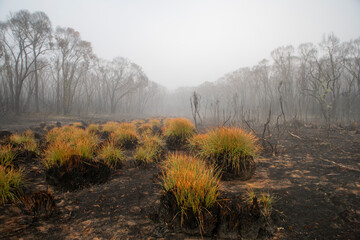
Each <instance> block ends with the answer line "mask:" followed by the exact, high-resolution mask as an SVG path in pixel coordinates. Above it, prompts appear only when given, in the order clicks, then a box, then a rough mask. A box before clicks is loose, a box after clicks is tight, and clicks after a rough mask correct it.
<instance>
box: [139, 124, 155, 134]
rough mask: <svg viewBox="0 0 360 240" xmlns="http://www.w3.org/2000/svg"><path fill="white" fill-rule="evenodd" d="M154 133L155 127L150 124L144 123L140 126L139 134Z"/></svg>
mask: <svg viewBox="0 0 360 240" xmlns="http://www.w3.org/2000/svg"><path fill="white" fill-rule="evenodd" d="M152 131H153V125H151V124H150V123H143V124H141V125H140V126H139V133H151V132H152Z"/></svg>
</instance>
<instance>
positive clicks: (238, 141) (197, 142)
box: [189, 127, 259, 173]
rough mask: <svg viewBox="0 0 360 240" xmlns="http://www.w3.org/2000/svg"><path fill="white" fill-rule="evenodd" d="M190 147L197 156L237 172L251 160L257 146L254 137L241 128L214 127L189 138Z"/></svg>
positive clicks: (256, 150) (257, 148)
mask: <svg viewBox="0 0 360 240" xmlns="http://www.w3.org/2000/svg"><path fill="white" fill-rule="evenodd" d="M189 145H190V148H191V149H193V150H194V151H195V153H196V154H197V156H199V157H201V158H203V159H207V160H210V161H211V162H212V163H214V164H217V165H218V166H219V167H222V168H228V169H232V170H233V171H235V173H239V172H240V171H241V170H242V169H244V167H245V166H246V165H247V161H250V160H252V159H253V158H254V157H255V156H256V154H257V152H258V151H259V146H258V145H257V139H256V137H255V136H254V135H253V134H252V133H249V132H246V131H244V130H242V129H241V128H236V127H233V128H226V127H222V128H215V129H214V130H211V131H209V132H208V133H206V134H202V135H197V136H195V137H194V138H192V139H191V140H190V144H189Z"/></svg>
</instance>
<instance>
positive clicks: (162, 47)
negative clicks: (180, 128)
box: [0, 0, 360, 89]
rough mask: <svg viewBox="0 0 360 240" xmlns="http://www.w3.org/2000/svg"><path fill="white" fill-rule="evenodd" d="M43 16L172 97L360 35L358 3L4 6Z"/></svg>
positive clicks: (40, 1) (5, 11) (12, 2)
mask: <svg viewBox="0 0 360 240" xmlns="http://www.w3.org/2000/svg"><path fill="white" fill-rule="evenodd" d="M21 9H28V10H29V11H30V12H34V11H43V12H45V13H46V14H47V15H48V16H49V18H50V19H51V22H52V26H53V27H54V28H56V26H61V27H71V28H73V29H75V30H76V31H78V32H80V34H81V37H82V39H84V40H86V41H89V42H91V44H92V47H93V52H94V53H95V54H96V55H97V56H98V57H99V58H103V59H108V60H112V59H113V58H115V57H118V56H121V57H126V58H128V59H130V60H131V61H133V62H135V63H137V64H138V65H140V66H141V67H142V68H143V69H144V71H145V72H146V74H147V76H148V77H149V79H150V80H151V81H154V82H157V83H159V84H161V85H162V86H165V87H167V88H170V89H176V88H177V87H183V86H197V85H200V84H201V83H203V82H206V81H210V82H213V81H216V80H217V79H218V78H220V77H221V76H222V75H224V74H225V73H228V72H231V71H233V70H235V69H237V68H240V67H251V66H253V65H255V64H257V63H258V62H259V61H260V60H261V59H263V58H267V59H269V58H270V53H271V51H272V50H273V49H275V48H277V47H279V46H284V45H293V46H297V45H299V44H301V43H304V42H313V43H318V42H319V41H320V40H321V38H322V36H323V34H328V33H331V32H334V33H335V34H336V35H337V36H338V37H339V38H340V39H341V40H342V41H348V40H350V39H355V38H356V37H358V36H359V35H360V26H359V25H360V24H359V23H360V14H359V12H360V3H359V1H356V0H354V1H349V0H346V1H329V0H323V1H258V0H256V1H228V0H226V1H168V0H163V1H159V0H155V1H138V0H136V1H130V0H129V1H115V0H107V1H95V0H87V1H80V0H79V1H69V0H64V1H48V0H31V1H25V0H24V1H19V0H8V1H7V0H2V1H0V20H2V21H5V20H6V19H7V18H8V16H9V13H10V12H16V11H19V10H21Z"/></svg>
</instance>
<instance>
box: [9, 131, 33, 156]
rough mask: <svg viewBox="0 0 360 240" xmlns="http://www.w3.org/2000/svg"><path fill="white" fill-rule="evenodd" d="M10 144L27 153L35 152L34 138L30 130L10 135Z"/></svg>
mask: <svg viewBox="0 0 360 240" xmlns="http://www.w3.org/2000/svg"><path fill="white" fill-rule="evenodd" d="M10 143H11V144H12V145H15V146H17V147H20V148H23V149H25V150H28V151H36V148H37V144H36V140H35V136H34V133H33V132H32V131H31V130H27V131H26V132H24V133H22V134H17V133H15V134H13V135H11V136H10Z"/></svg>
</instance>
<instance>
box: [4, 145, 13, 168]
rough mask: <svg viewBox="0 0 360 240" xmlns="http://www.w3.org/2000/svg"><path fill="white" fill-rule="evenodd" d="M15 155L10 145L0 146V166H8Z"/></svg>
mask: <svg viewBox="0 0 360 240" xmlns="http://www.w3.org/2000/svg"><path fill="white" fill-rule="evenodd" d="M15 157H16V153H15V151H14V149H13V148H12V147H11V145H10V144H8V145H0V165H2V166H8V165H10V164H11V163H12V161H13V160H14V159H15Z"/></svg>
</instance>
